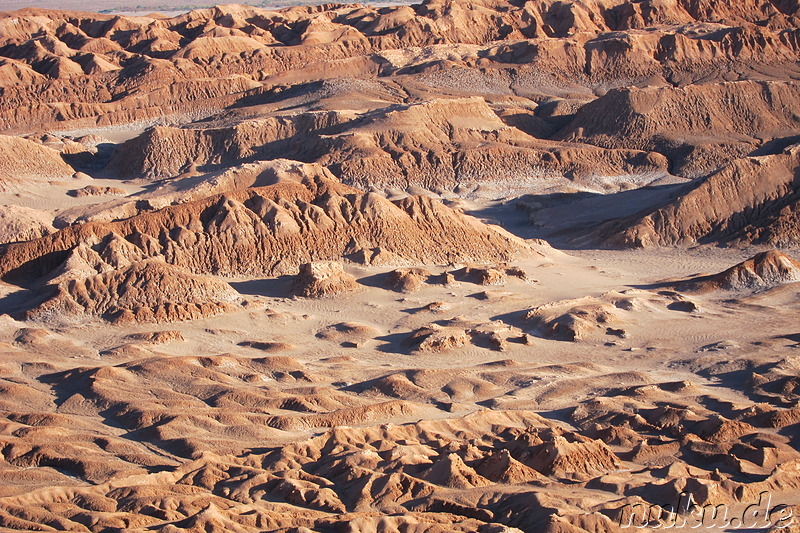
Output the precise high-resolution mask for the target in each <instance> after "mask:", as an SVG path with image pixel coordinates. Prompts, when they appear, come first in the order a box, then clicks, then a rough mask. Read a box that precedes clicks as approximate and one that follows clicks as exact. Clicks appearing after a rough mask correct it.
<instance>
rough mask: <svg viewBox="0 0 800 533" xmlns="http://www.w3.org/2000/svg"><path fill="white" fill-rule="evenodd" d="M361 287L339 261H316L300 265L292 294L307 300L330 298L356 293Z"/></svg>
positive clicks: (293, 283) (293, 282)
mask: <svg viewBox="0 0 800 533" xmlns="http://www.w3.org/2000/svg"><path fill="white" fill-rule="evenodd" d="M360 287H361V285H359V284H358V282H357V281H356V279H355V278H354V277H353V276H352V275H351V274H348V273H347V272H345V270H344V266H343V265H342V263H340V262H337V261H316V262H313V263H304V264H302V265H300V273H299V274H298V275H297V276H296V277H295V278H294V280H293V281H292V292H293V293H295V294H297V295H298V296H305V297H306V298H328V297H331V296H338V295H340V294H345V293H349V292H356V291H358V290H359V288H360Z"/></svg>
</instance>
